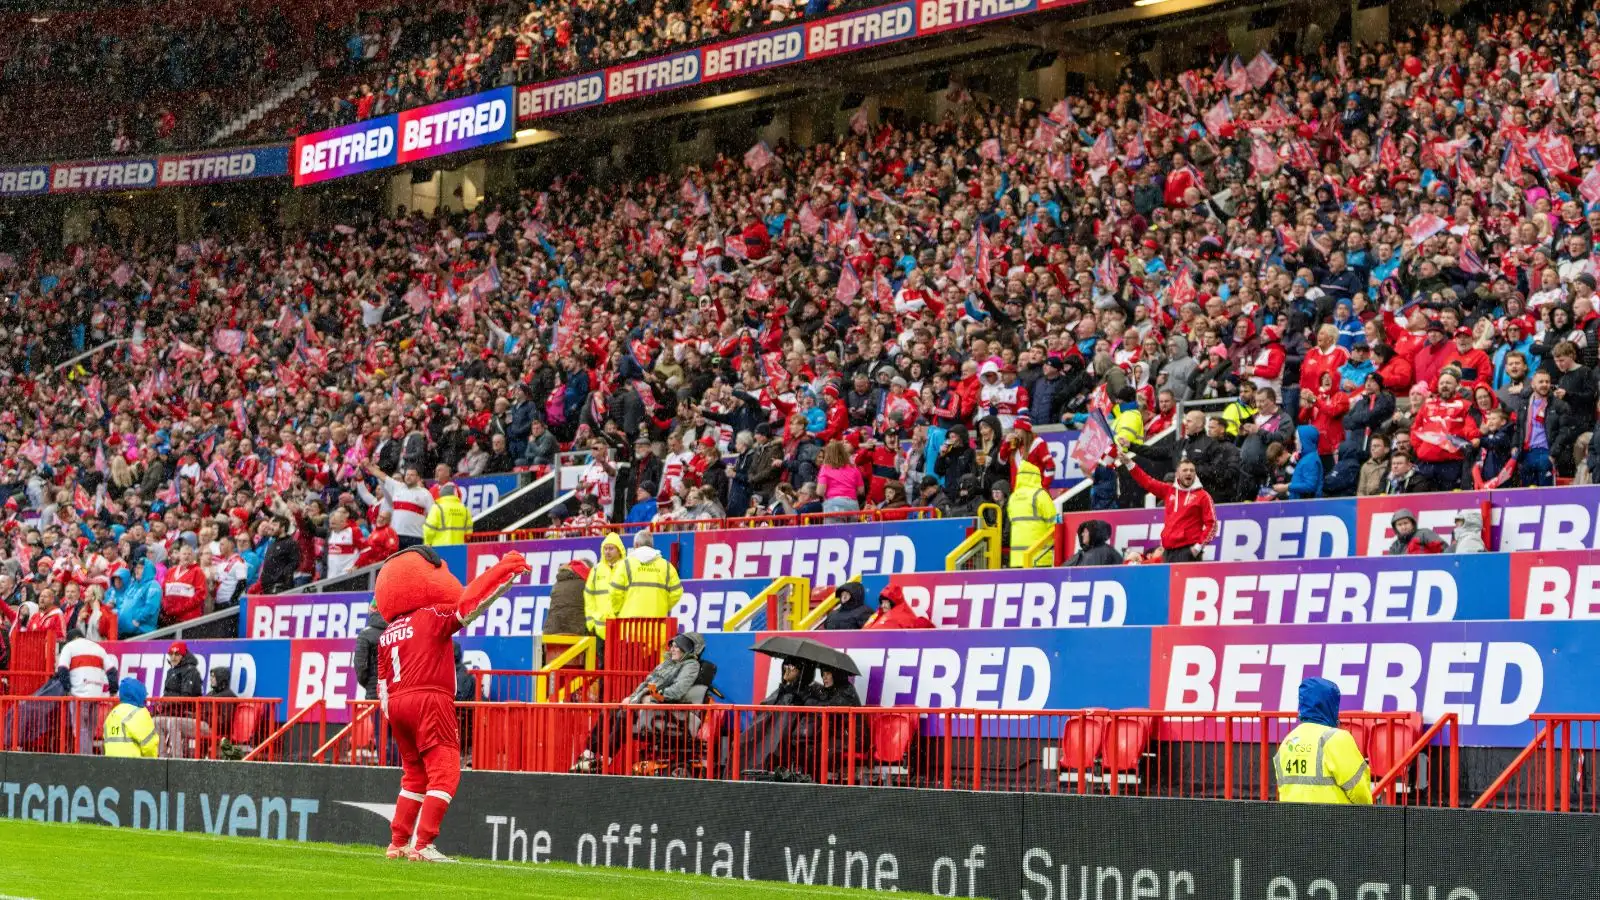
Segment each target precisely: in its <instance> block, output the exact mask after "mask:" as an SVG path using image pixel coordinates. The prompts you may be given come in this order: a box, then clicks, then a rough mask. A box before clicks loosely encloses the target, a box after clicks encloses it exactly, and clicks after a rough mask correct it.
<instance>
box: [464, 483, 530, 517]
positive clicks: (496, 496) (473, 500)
mask: <svg viewBox="0 0 1600 900" xmlns="http://www.w3.org/2000/svg"><path fill="white" fill-rule="evenodd" d="M450 483H451V484H453V485H455V486H456V491H457V492H458V493H459V494H460V495H461V502H462V504H463V505H465V506H466V507H467V512H470V513H472V517H473V518H474V519H476V518H477V517H478V516H481V515H483V514H484V513H486V512H488V511H489V510H491V509H493V508H494V506H495V504H497V503H499V502H500V500H501V498H502V497H505V496H506V495H507V494H510V493H511V492H512V491H515V490H516V489H517V488H518V487H519V486H520V483H521V479H519V478H518V477H517V476H516V475H479V476H477V477H476V478H456V479H452V480H451V482H450Z"/></svg>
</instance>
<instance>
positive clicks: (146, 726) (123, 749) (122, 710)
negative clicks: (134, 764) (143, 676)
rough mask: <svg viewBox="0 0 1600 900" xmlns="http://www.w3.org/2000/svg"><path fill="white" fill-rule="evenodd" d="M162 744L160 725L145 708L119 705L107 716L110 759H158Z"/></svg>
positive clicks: (107, 746) (106, 734)
mask: <svg viewBox="0 0 1600 900" xmlns="http://www.w3.org/2000/svg"><path fill="white" fill-rule="evenodd" d="M160 744H161V742H160V741H159V740H157V739H156V723H155V722H154V721H152V720H151V719H150V713H149V711H148V710H146V709H145V708H144V707H142V706H134V705H133V704H131V703H118V704H117V705H116V706H114V707H112V708H111V714H110V715H108V716H106V733H105V746H106V755H107V756H120V757H125V758H128V759H138V758H140V757H146V758H149V759H155V758H156V753H157V751H158V750H159V749H160Z"/></svg>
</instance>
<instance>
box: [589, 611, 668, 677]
mask: <svg viewBox="0 0 1600 900" xmlns="http://www.w3.org/2000/svg"><path fill="white" fill-rule="evenodd" d="M677 633H678V620H677V619H674V618H671V617H665V618H659V619H657V618H629V619H619V618H612V619H607V620H606V643H605V650H604V659H605V668H606V670H608V671H613V672H616V671H623V672H637V671H644V672H648V671H650V670H651V669H654V668H655V667H656V666H657V665H659V664H660V662H661V658H662V654H664V653H665V652H666V649H667V642H668V641H670V640H672V637H673V635H675V634H677Z"/></svg>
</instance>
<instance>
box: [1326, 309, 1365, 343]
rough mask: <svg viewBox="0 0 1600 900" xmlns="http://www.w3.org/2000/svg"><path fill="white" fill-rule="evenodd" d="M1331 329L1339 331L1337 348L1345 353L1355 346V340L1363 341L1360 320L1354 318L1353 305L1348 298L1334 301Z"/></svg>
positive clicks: (1363, 334) (1363, 333) (1363, 336)
mask: <svg viewBox="0 0 1600 900" xmlns="http://www.w3.org/2000/svg"><path fill="white" fill-rule="evenodd" d="M1333 327H1334V328H1336V329H1338V331H1339V338H1338V343H1339V346H1341V347H1343V348H1344V349H1345V350H1346V351H1348V350H1350V348H1352V347H1354V346H1355V344H1356V341H1357V339H1364V338H1365V336H1366V335H1365V331H1364V329H1363V327H1362V322H1361V319H1359V318H1357V316H1356V312H1355V303H1354V301H1352V300H1351V299H1350V298H1349V297H1340V298H1339V299H1338V300H1336V301H1334V304H1333Z"/></svg>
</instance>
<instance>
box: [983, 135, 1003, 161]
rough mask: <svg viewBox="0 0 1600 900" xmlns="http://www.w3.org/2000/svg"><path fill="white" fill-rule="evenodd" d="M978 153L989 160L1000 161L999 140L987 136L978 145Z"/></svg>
mask: <svg viewBox="0 0 1600 900" xmlns="http://www.w3.org/2000/svg"><path fill="white" fill-rule="evenodd" d="M978 155H979V156H981V157H983V158H984V159H987V160H989V161H991V162H999V161H1000V140H999V139H998V138H989V139H988V140H986V141H984V142H983V143H981V144H979V145H978Z"/></svg>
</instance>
